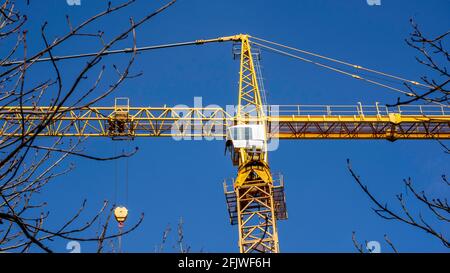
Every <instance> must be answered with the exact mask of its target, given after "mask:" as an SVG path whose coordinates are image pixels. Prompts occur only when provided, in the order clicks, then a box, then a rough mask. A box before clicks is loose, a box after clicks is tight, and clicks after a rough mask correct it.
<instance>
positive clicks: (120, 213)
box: [114, 207, 128, 224]
mask: <svg viewBox="0 0 450 273" xmlns="http://www.w3.org/2000/svg"><path fill="white" fill-rule="evenodd" d="M114 217H115V218H116V221H117V222H118V223H119V224H123V223H124V222H125V220H127V217H128V209H127V208H126V207H116V208H115V209H114Z"/></svg>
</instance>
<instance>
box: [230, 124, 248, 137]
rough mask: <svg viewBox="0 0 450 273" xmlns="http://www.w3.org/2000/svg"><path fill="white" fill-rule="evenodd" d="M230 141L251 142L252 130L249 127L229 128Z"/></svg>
mask: <svg viewBox="0 0 450 273" xmlns="http://www.w3.org/2000/svg"><path fill="white" fill-rule="evenodd" d="M230 131H231V139H232V140H251V139H252V128H251V127H234V128H231V130H230Z"/></svg>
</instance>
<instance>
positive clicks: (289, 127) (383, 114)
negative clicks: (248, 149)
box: [0, 105, 450, 140]
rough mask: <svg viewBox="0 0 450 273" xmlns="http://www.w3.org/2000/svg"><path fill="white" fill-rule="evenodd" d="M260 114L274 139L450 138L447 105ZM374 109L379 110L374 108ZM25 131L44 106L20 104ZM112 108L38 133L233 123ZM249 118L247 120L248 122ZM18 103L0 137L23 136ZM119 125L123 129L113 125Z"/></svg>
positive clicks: (177, 130)
mask: <svg viewBox="0 0 450 273" xmlns="http://www.w3.org/2000/svg"><path fill="white" fill-rule="evenodd" d="M269 108H271V109H273V108H277V110H269V111H268V115H267V116H266V117H265V120H266V125H267V134H268V137H269V138H279V139H388V140H395V139H433V138H440V139H450V109H448V108H444V107H441V106H434V105H410V106H401V107H397V108H394V109H388V108H386V107H384V106H383V107H381V106H375V105H374V106H359V105H354V106H329V105H328V106H327V105H323V106H321V105H317V106H312V105H290V106H284V105H280V106H278V105H277V106H271V107H269ZM377 108H378V110H377ZM22 109H23V113H24V116H23V119H24V121H25V122H24V124H25V128H24V131H25V133H26V134H28V133H32V132H33V130H35V129H36V127H35V126H36V125H37V124H38V123H40V122H41V121H42V120H44V119H46V117H48V116H49V115H50V114H51V113H52V109H51V108H49V107H42V106H39V107H31V106H24V107H22ZM116 114H117V112H116V111H115V108H114V107H89V108H81V109H78V110H71V109H68V108H64V107H62V108H61V109H59V111H58V114H57V116H55V117H54V118H53V120H52V121H51V122H50V124H49V125H48V126H47V127H46V128H45V129H44V130H42V131H41V132H40V133H39V134H38V135H39V136H66V137H82V136H89V137H114V136H120V135H123V136H127V137H215V138H218V139H224V138H225V132H226V128H228V127H230V126H232V125H234V124H237V119H236V117H235V115H234V113H228V112H227V111H226V110H225V109H223V108H180V107H176V108H173V107H129V109H128V112H127V113H126V115H125V116H124V118H123V116H122V118H120V117H119V116H118V115H116ZM251 120H252V119H251V118H250V119H249V121H251ZM21 121H22V115H21V110H20V107H18V106H7V107H6V106H4V107H1V109H0V136H1V137H2V138H5V137H19V136H21V135H22V122H21ZM120 123H122V124H123V126H124V127H123V130H119V127H117V128H116V126H115V125H118V124H120Z"/></svg>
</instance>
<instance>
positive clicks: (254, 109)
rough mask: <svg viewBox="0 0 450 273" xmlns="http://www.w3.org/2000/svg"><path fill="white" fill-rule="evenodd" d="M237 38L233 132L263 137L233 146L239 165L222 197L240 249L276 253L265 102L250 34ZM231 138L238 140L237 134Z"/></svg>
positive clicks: (235, 161) (275, 230) (276, 243)
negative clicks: (237, 53) (257, 141)
mask: <svg viewBox="0 0 450 273" xmlns="http://www.w3.org/2000/svg"><path fill="white" fill-rule="evenodd" d="M239 39H240V42H241V52H240V72H239V93H238V105H237V111H236V122H237V125H238V126H236V127H235V128H236V130H235V132H236V133H238V134H239V133H240V134H241V135H243V136H244V139H245V140H247V141H248V140H249V139H251V136H249V134H254V133H256V132H257V131H258V129H259V131H260V133H261V134H262V135H263V138H262V139H261V143H260V144H259V145H258V144H256V145H254V146H252V145H246V146H245V147H233V148H232V153H234V156H232V158H233V163H234V164H235V165H237V166H238V173H237V176H236V179H235V180H234V182H233V190H232V191H227V188H226V185H225V197H226V200H227V207H228V211H229V214H230V217H231V223H232V224H236V223H237V225H238V230H239V249H240V252H242V253H250V252H269V253H271V252H274V253H277V252H279V243H278V232H277V217H276V209H275V200H274V185H273V178H272V174H271V172H270V168H269V164H268V161H267V133H266V128H267V124H266V118H265V113H264V105H263V103H262V100H261V93H260V89H259V86H258V80H257V75H256V69H255V65H254V60H253V55H252V51H251V46H250V42H249V37H248V35H239ZM239 125H241V126H239ZM242 125H244V126H242ZM245 125H248V126H245ZM233 129H234V128H233V127H232V128H230V130H233ZM231 134H232V133H231ZM234 140H237V136H236V135H235V136H234ZM233 144H234V143H233ZM233 146H234V145H233ZM281 196H282V200H279V202H283V203H284V192H281ZM283 208H285V206H284V207H283ZM284 215H286V214H285V213H284Z"/></svg>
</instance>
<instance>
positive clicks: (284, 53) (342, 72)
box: [251, 42, 415, 97]
mask: <svg viewBox="0 0 450 273" xmlns="http://www.w3.org/2000/svg"><path fill="white" fill-rule="evenodd" d="M251 43H252V44H255V45H257V46H259V47H261V48H262V49H267V50H270V51H273V52H276V53H279V54H282V55H285V56H288V57H291V58H294V59H298V60H301V61H304V62H307V63H311V64H314V65H317V66H320V67H323V68H326V69H329V70H331V71H334V72H337V73H340V74H343V75H346V76H350V77H352V78H354V79H357V80H362V81H366V82H368V83H371V84H374V85H378V86H381V87H384V88H387V89H390V90H393V91H396V92H399V93H402V94H404V95H407V96H410V97H414V96H415V95H414V94H413V93H411V92H407V91H404V90H401V89H398V88H395V87H392V86H389V85H386V84H383V83H380V82H377V81H374V80H370V79H367V78H364V77H361V76H359V75H357V74H353V73H350V72H347V71H344V70H342V69H338V68H335V67H332V66H330V65H326V64H323V63H319V62H316V61H313V60H310V59H307V58H304V57H300V56H298V55H294V54H291V53H289V52H286V51H283V50H280V49H276V48H273V47H270V46H267V45H263V44H260V43H257V42H251Z"/></svg>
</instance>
